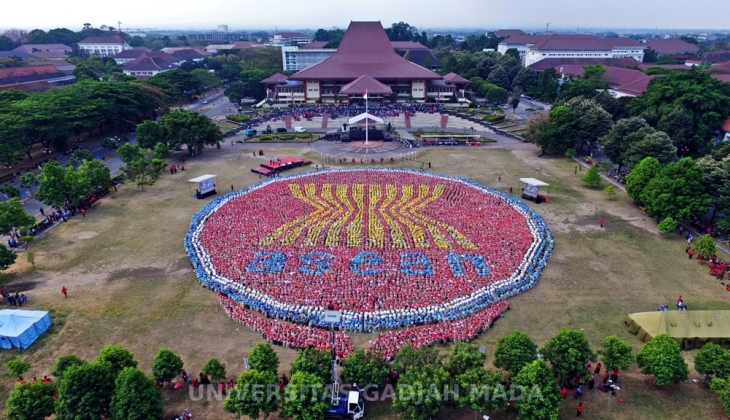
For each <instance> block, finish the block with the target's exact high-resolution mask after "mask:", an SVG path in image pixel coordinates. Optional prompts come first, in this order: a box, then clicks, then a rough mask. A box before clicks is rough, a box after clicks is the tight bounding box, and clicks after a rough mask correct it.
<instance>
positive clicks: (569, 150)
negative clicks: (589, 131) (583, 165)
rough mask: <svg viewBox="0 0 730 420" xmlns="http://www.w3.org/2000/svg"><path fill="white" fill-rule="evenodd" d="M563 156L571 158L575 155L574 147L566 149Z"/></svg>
mask: <svg viewBox="0 0 730 420" xmlns="http://www.w3.org/2000/svg"><path fill="white" fill-rule="evenodd" d="M565 157H567V158H568V160H571V159H573V158H574V157H575V149H573V148H570V149H568V150H566V151H565Z"/></svg>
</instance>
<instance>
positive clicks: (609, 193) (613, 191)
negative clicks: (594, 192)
mask: <svg viewBox="0 0 730 420" xmlns="http://www.w3.org/2000/svg"><path fill="white" fill-rule="evenodd" d="M603 192H605V193H606V195H607V196H608V199H609V200H613V199H614V198H615V197H616V187H614V186H613V185H609V186H608V187H606V188H605V189H604V190H603Z"/></svg>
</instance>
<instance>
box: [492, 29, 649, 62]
mask: <svg viewBox="0 0 730 420" xmlns="http://www.w3.org/2000/svg"><path fill="white" fill-rule="evenodd" d="M510 48H514V49H516V50H517V51H518V52H519V54H520V58H522V59H523V64H524V65H525V66H530V65H531V64H534V63H537V62H538V61H540V60H544V59H546V58H633V59H634V60H636V61H637V62H639V63H641V62H642V61H644V49H645V48H646V46H644V45H642V44H639V43H638V42H636V41H634V40H631V39H629V38H596V37H594V36H591V35H560V34H552V35H513V36H510V37H509V38H507V39H505V40H503V41H502V42H500V43H499V46H498V47H497V51H499V52H500V53H502V54H505V53H506V52H507V50H508V49H510Z"/></svg>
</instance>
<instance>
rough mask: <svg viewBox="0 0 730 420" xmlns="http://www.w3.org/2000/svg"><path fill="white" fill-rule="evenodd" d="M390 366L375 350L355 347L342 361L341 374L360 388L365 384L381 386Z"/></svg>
mask: <svg viewBox="0 0 730 420" xmlns="http://www.w3.org/2000/svg"><path fill="white" fill-rule="evenodd" d="M389 371H390V367H389V366H388V362H387V361H386V360H385V359H384V358H383V356H382V355H381V354H379V353H376V352H370V351H368V352H366V351H365V350H363V349H357V350H355V352H353V353H351V354H350V355H349V356H348V357H347V359H345V360H344V361H342V376H344V377H345V380H347V381H348V382H351V383H356V384H358V385H360V387H361V388H362V387H363V386H365V385H375V386H377V387H382V386H383V385H384V384H385V378H386V377H387V376H388V372H389Z"/></svg>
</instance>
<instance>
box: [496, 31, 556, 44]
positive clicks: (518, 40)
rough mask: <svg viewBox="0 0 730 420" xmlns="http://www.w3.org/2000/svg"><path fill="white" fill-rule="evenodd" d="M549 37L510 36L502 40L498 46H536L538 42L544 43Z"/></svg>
mask: <svg viewBox="0 0 730 420" xmlns="http://www.w3.org/2000/svg"><path fill="white" fill-rule="evenodd" d="M549 37H550V36H549V35H525V34H522V35H512V36H510V37H509V38H507V39H505V40H502V42H500V44H505V45H512V44H527V45H530V44H537V43H538V42H542V41H545V40H546V39H548V38H549Z"/></svg>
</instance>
